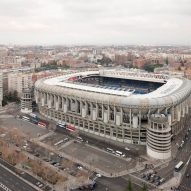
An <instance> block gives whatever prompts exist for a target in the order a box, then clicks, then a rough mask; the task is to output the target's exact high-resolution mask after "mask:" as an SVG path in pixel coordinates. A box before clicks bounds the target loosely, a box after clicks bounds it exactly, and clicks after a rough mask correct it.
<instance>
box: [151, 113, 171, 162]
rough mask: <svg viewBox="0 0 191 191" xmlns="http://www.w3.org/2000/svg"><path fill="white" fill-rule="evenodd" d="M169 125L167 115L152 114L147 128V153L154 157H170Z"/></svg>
mask: <svg viewBox="0 0 191 191" xmlns="http://www.w3.org/2000/svg"><path fill="white" fill-rule="evenodd" d="M171 137H172V134H171V126H170V124H169V120H168V116H165V115H164V114H153V115H151V117H150V119H149V126H148V128H147V154H148V155H149V156H151V157H153V158H156V159H168V158H170V157H171Z"/></svg>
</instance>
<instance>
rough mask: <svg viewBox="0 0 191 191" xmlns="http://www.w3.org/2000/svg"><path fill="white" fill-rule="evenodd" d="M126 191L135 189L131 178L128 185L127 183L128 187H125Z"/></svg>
mask: <svg viewBox="0 0 191 191" xmlns="http://www.w3.org/2000/svg"><path fill="white" fill-rule="evenodd" d="M125 191H133V187H132V183H131V179H129V180H128V185H127V188H126V189H125Z"/></svg>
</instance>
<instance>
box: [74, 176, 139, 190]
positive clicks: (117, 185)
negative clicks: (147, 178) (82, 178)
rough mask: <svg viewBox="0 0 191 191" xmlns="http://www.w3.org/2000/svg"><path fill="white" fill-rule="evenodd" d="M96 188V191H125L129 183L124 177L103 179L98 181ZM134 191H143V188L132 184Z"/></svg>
mask: <svg viewBox="0 0 191 191" xmlns="http://www.w3.org/2000/svg"><path fill="white" fill-rule="evenodd" d="M96 183H97V184H96V187H95V189H94V190H95V191H106V190H107V191H118V190H119V191H123V190H125V188H126V187H127V185H128V181H127V180H125V179H124V178H123V177H118V178H107V177H101V178H98V179H96ZM132 187H133V190H136V191H141V188H140V187H139V186H137V185H135V184H133V182H132ZM79 190H80V189H75V191H79ZM89 190H90V189H85V190H84V191H89Z"/></svg>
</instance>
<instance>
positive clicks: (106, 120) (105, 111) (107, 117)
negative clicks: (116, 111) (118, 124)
mask: <svg viewBox="0 0 191 191" xmlns="http://www.w3.org/2000/svg"><path fill="white" fill-rule="evenodd" d="M103 115H104V116H103V122H104V123H108V119H109V116H108V111H107V110H104V114H103Z"/></svg>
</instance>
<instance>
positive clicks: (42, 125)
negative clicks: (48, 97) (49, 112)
mask: <svg viewBox="0 0 191 191" xmlns="http://www.w3.org/2000/svg"><path fill="white" fill-rule="evenodd" d="M38 126H40V127H46V126H47V124H46V123H44V122H41V121H39V122H38Z"/></svg>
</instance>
